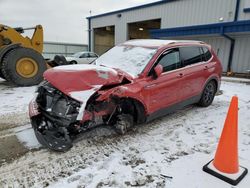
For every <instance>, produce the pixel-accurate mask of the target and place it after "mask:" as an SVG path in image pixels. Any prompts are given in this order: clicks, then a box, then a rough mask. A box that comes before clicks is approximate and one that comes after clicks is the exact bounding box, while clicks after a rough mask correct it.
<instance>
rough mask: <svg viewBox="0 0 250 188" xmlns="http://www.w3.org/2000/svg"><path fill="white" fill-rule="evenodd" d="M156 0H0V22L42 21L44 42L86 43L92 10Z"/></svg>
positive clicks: (27, 24)
mask: <svg viewBox="0 0 250 188" xmlns="http://www.w3.org/2000/svg"><path fill="white" fill-rule="evenodd" d="M154 1H156V0H154ZM154 1H153V0H91V1H90V0H50V1H49V0H0V7H1V11H0V23H1V24H5V25H9V26H12V27H20V26H22V27H31V26H34V25H37V24H42V25H43V27H44V38H45V41H57V42H73V43H87V20H86V19H85V18H86V17H87V16H89V15H90V13H89V12H90V10H91V12H92V15H96V14H101V13H105V12H110V11H113V10H118V9H123V8H127V7H133V6H136V5H141V4H146V3H150V2H154Z"/></svg>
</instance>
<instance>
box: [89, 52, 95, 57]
mask: <svg viewBox="0 0 250 188" xmlns="http://www.w3.org/2000/svg"><path fill="white" fill-rule="evenodd" d="M89 57H97V55H96V54H95V53H89Z"/></svg>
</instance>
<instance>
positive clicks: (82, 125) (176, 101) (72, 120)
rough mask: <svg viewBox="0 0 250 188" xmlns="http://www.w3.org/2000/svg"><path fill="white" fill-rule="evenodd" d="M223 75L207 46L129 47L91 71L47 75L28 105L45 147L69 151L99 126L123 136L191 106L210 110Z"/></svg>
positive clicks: (142, 43) (161, 43) (143, 43)
mask: <svg viewBox="0 0 250 188" xmlns="http://www.w3.org/2000/svg"><path fill="white" fill-rule="evenodd" d="M221 73H222V66H221V63H220V61H219V59H218V57H217V56H216V54H215V53H214V51H213V50H212V49H211V46H209V45H207V44H205V43H204V42H199V41H170V40H131V41H127V42H125V43H123V44H120V45H118V46H115V47H114V48H112V49H110V50H109V51H108V52H106V53H105V54H103V55H102V56H100V57H99V58H98V59H97V60H96V61H95V62H93V63H92V64H90V65H67V66H60V67H56V68H53V69H49V70H47V71H46V72H45V73H44V79H45V81H44V82H42V83H41V84H40V85H39V86H38V88H37V92H36V93H37V96H36V97H35V98H34V99H33V100H32V101H31V102H30V105H29V113H30V118H31V122H32V126H33V128H34V130H35V134H36V136H37V139H38V141H39V142H40V143H41V144H42V145H44V146H46V147H48V148H50V149H53V150H56V151H66V150H68V149H69V148H70V147H72V139H73V138H74V137H75V135H77V134H78V133H80V132H83V131H85V130H88V129H90V128H93V127H95V126H97V125H112V126H114V128H115V129H116V130H117V132H119V133H121V134H124V133H125V132H126V131H127V130H128V129H129V128H131V127H132V126H134V125H135V124H139V123H144V122H147V121H150V120H152V119H154V118H156V117H159V116H163V115H165V114H167V113H169V112H172V111H174V110H176V109H180V108H182V107H184V106H187V105H190V104H199V105H200V106H203V107H206V106H209V105H210V104H211V103H212V102H213V99H214V96H215V94H216V92H217V91H218V90H219V87H220V79H221ZM166 128H167V127H166Z"/></svg>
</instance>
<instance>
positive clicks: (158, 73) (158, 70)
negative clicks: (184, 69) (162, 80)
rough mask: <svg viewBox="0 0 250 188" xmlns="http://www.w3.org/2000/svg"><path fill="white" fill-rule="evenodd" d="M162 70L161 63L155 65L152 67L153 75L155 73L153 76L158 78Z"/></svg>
mask: <svg viewBox="0 0 250 188" xmlns="http://www.w3.org/2000/svg"><path fill="white" fill-rule="evenodd" d="M162 72H163V67H162V65H159V64H158V65H157V66H156V67H155V68H154V73H155V74H154V75H155V77H156V78H158V77H159V76H160V75H161V74H162Z"/></svg>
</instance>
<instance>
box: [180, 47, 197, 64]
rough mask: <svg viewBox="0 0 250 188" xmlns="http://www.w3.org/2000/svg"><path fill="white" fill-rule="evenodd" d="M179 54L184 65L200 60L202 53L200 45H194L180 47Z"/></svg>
mask: <svg viewBox="0 0 250 188" xmlns="http://www.w3.org/2000/svg"><path fill="white" fill-rule="evenodd" d="M180 55H181V59H182V62H183V66H184V67H185V66H188V65H192V64H195V63H199V62H201V61H202V53H201V50H200V47H196V46H188V47H181V48H180Z"/></svg>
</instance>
